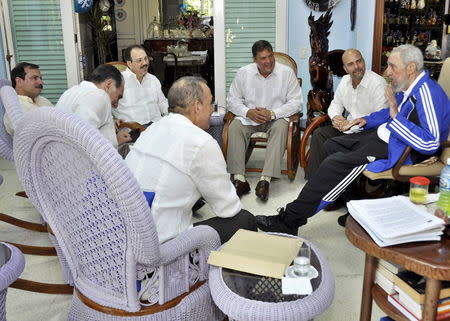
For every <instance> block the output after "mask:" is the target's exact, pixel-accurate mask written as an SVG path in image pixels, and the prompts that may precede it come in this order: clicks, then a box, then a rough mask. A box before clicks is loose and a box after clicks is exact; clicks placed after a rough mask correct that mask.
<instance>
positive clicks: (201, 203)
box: [192, 197, 206, 213]
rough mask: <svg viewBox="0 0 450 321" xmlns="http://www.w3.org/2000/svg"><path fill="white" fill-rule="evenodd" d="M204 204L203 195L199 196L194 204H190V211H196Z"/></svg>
mask: <svg viewBox="0 0 450 321" xmlns="http://www.w3.org/2000/svg"><path fill="white" fill-rule="evenodd" d="M205 204H206V201H205V200H204V198H203V197H201V198H200V199H199V200H198V201H197V202H195V204H194V206H192V213H195V212H197V211H198V210H199V209H201V208H202V207H203V206H204V205H205Z"/></svg>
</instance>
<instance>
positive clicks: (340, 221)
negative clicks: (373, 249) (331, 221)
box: [337, 213, 350, 227]
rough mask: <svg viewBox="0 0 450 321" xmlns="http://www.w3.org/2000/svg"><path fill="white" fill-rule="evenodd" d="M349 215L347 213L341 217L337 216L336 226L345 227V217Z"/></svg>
mask: <svg viewBox="0 0 450 321" xmlns="http://www.w3.org/2000/svg"><path fill="white" fill-rule="evenodd" d="M349 215H350V214H349V213H347V214H344V215H341V216H339V217H338V220H337V221H338V224H339V225H340V226H343V227H345V223H346V222H347V217H348V216H349Z"/></svg>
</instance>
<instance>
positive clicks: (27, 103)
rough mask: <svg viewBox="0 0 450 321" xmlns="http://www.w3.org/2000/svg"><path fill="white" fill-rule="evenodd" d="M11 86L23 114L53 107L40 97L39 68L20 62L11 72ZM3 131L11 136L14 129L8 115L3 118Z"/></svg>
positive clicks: (40, 80) (41, 83)
mask: <svg viewBox="0 0 450 321" xmlns="http://www.w3.org/2000/svg"><path fill="white" fill-rule="evenodd" d="M11 84H12V86H13V88H14V89H15V91H16V93H17V95H18V97H19V101H20V104H21V105H22V108H23V111H24V112H29V111H31V110H33V109H35V108H38V107H43V106H53V104H52V103H51V102H50V101H49V100H48V99H47V98H45V97H42V96H41V92H42V89H43V88H44V81H43V80H42V76H41V71H40V70H39V66H38V65H35V64H31V63H28V62H21V63H19V64H17V66H15V67H14V69H13V70H12V71H11ZM3 122H4V123H5V129H6V131H7V132H8V134H10V135H11V136H12V135H14V129H13V127H12V124H11V120H10V119H9V117H8V115H6V114H5V116H4V117H3Z"/></svg>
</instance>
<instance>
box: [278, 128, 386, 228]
mask: <svg viewBox="0 0 450 321" xmlns="http://www.w3.org/2000/svg"><path fill="white" fill-rule="evenodd" d="M324 149H325V152H326V153H327V155H328V156H327V157H326V158H325V160H324V161H323V162H322V164H321V165H320V167H319V169H318V170H317V172H316V174H315V175H314V176H312V177H311V179H310V180H309V181H308V182H307V183H306V185H305V186H304V187H303V189H302V191H301V192H300V194H299V195H298V197H297V199H296V200H295V201H293V202H291V203H289V204H287V205H286V207H285V209H284V213H283V214H282V217H281V219H282V220H283V221H284V222H285V223H286V224H287V225H288V226H294V227H299V226H301V225H304V224H306V222H307V219H308V217H311V216H313V215H314V214H316V213H317V212H319V211H320V210H321V209H323V208H324V207H325V206H326V205H328V204H329V203H331V202H333V201H335V200H336V199H337V198H338V197H339V195H341V194H342V193H343V192H344V191H345V189H346V188H347V187H348V185H349V184H350V183H351V182H353V180H354V179H356V178H357V177H358V176H359V174H361V173H362V171H363V170H364V169H365V168H366V166H367V164H368V163H369V162H371V161H374V160H376V159H384V158H387V157H388V145H387V144H386V143H385V142H384V141H382V140H381V139H379V138H378V135H377V131H376V129H374V130H368V131H363V132H361V133H357V134H350V135H343V136H339V137H335V138H330V139H328V140H327V141H326V143H325V145H324Z"/></svg>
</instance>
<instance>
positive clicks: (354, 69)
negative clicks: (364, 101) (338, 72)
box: [342, 48, 366, 86]
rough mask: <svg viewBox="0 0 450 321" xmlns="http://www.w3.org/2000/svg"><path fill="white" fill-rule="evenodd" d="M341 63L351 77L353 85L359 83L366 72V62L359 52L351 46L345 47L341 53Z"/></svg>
mask: <svg viewBox="0 0 450 321" xmlns="http://www.w3.org/2000/svg"><path fill="white" fill-rule="evenodd" d="M342 64H343V66H344V70H345V71H346V72H347V73H348V74H349V76H350V77H351V78H352V83H353V85H354V86H357V85H359V83H360V82H361V80H362V79H363V77H364V74H365V73H366V63H365V61H364V58H363V57H362V55H361V52H360V51H359V50H357V49H353V48H350V49H347V50H346V51H345V52H344V54H343V55H342Z"/></svg>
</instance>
